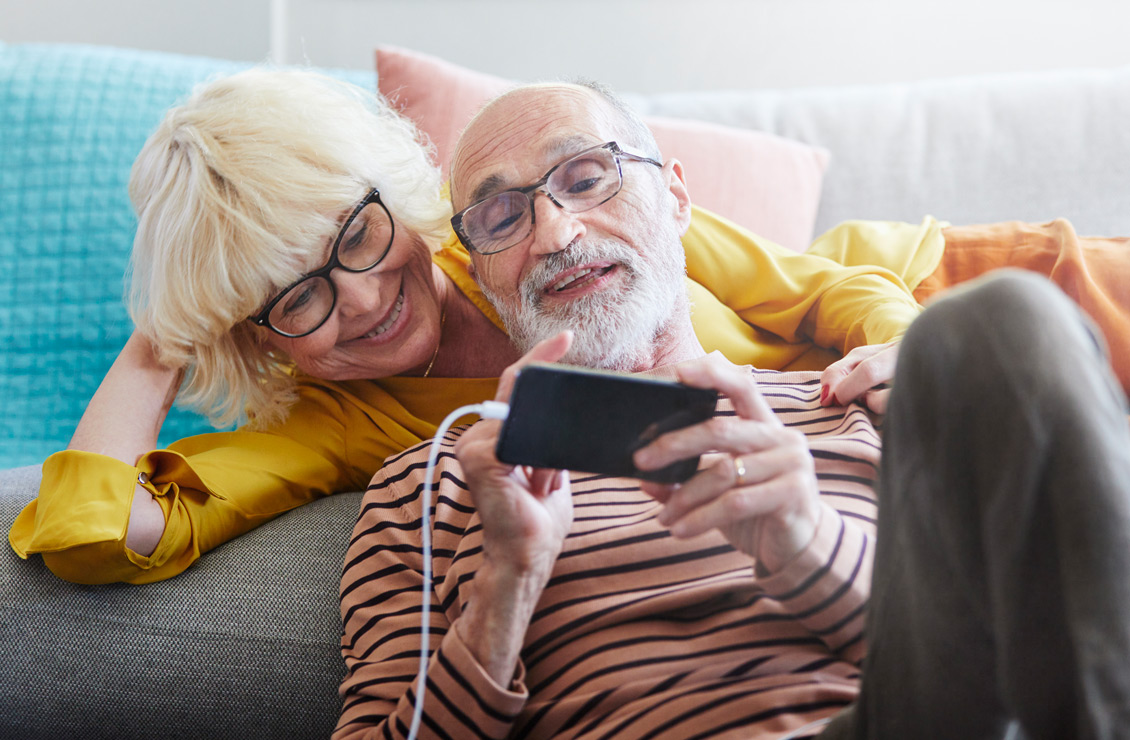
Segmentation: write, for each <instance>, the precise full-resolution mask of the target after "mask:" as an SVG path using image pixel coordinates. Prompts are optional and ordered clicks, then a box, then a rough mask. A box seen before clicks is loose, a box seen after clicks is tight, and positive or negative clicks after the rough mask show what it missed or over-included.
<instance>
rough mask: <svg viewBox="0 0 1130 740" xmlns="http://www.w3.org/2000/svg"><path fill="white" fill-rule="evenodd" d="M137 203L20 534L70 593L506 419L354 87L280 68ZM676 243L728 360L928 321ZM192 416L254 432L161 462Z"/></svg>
mask: <svg viewBox="0 0 1130 740" xmlns="http://www.w3.org/2000/svg"><path fill="white" fill-rule="evenodd" d="M629 115H630V114H629ZM622 143H623V144H624V145H625V146H630V147H639V146H645V145H646V142H622ZM652 146H653V144H652ZM630 176H631V174H630V168H625V169H624V175H623V177H625V178H628V177H630ZM130 195H131V198H132V201H133V204H134V207H135V210H136V212H137V215H138V230H137V236H136V240H135V245H134V253H133V264H132V289H131V294H130V308H131V314H132V317H133V320H134V322H135V324H136V331H135V333H134V335H133V336H132V337H131V339H130V340H129V341H128V342H127V344H126V346H125V348H124V349H123V350H122V352H121V354H120V356H119V357H118V359H117V361H116V362H115V363H114V365H113V366H112V368H111V369H110V371H109V373H108V374H107V376H106V378H105V379H104V381H103V383H102V385H101V386H100V388H99V390H98V392H97V393H96V394H95V396H94V398H93V399H92V400H91V402H90V405H89V407H88V408H87V411H86V413H85V414H84V416H83V418H82V420H81V421H80V423H79V425H78V428H77V429H76V431H75V434H74V437H73V439H72V440H71V444H70V446H69V448H68V449H67V450H66V451H63V452H59V453H56V454H55V455H52V456H51V457H49V458H48V459H47V461H46V462H45V463H44V466H43V482H42V485H41V488H40V492H39V496H38V498H37V499H35V500H34V501H32V502H31V503H29V505H28V506H27V508H26V509H25V510H24V511H23V512H22V513H21V514H20V516H19V517H18V518H17V520H16V521H15V523H14V524H13V526H12V529H11V532H10V534H9V540H10V542H11V545H12V547H13V548H14V549H15V550H16V552H17V553H19V554H20V555H21V556H22V557H27V556H28V554H30V553H41V554H42V556H43V558H44V561H45V562H46V564H47V565H48V567H49V568H51V570H52V571H53V572H55V573H56V574H58V575H59V576H60V577H62V578H65V579H67V580H71V581H76V582H81V583H103V582H110V581H128V582H134V583H144V582H150V581H155V580H160V579H163V578H168V577H170V576H172V575H175V574H177V573H179V572H181V571H183V570H184V569H185V568H187V567H188V566H189V565H190V564H191V563H192V562H193V561H194V560H196V558H198V557H199V556H200V555H201V553H203V552H206V551H207V550H209V549H211V548H213V547H215V546H216V545H218V544H220V543H222V542H224V541H226V540H228V539H230V538H232V537H234V536H237V535H239V534H241V533H243V532H245V531H247V530H249V529H251V528H253V527H255V526H257V525H258V524H260V523H262V522H264V521H266V520H268V519H270V518H272V517H274V516H277V515H278V514H280V513H282V512H284V511H287V510H289V509H292V508H295V507H297V506H300V505H302V504H304V503H306V502H308V501H310V500H312V499H313V498H315V497H318V496H322V495H327V494H331V493H334V492H338V491H343V490H358V489H361V488H364V487H365V485H366V484H367V483H368V481H369V479H370V477H371V476H372V475H373V473H374V472H375V471H376V470H377V469H378V468H380V466H381V465H382V462H383V460H384V458H385V457H386V456H388V455H389V454H391V453H394V452H397V451H400V450H403V449H405V448H407V447H409V446H411V445H413V444H415V443H417V442H419V441H421V440H424V439H427V438H429V437H430V436H431V435H432V434H433V433H434V431H435V426H436V424H437V423H438V422H439V421H440V420H441V419H442V418H443V416H444V414H445V413H447V412H448V411H450V410H451V409H453V408H455V407H456V406H459V405H461V404H464V403H473V402H477V401H480V400H483V399H489V398H492V397H493V396H494V393H495V385H496V382H497V377H498V375H499V374H500V373H501V371H502V370H503V369H504V368H505V367H506V366H507V365H509V364H510V363H512V362H513V361H514V360H515V359H516V358H517V353H516V351H515V349H514V348H513V347H512V345H511V344H510V342H509V340H508V337H507V336H506V334H505V332H504V331H503V329H502V328H501V324H500V322H499V320H498V318H497V315H496V314H495V312H494V311H493V309H492V308H491V307H490V305H489V304H488V303H487V301H486V300H485V299H484V298H483V295H482V293H481V292H480V291H479V290H478V289H477V287H476V286H475V284H474V282H473V280H472V279H471V277H470V274H469V272H468V262H469V260H468V256H467V254H466V252H465V251H463V250H462V249H461V248H459V247H458V244H457V243H456V242H455V241H454V239H452V238H451V228H450V226H449V223H448V221H449V219H450V217H451V212H450V206H449V203H448V201H447V198H446V194H445V192H444V190H443V186H442V183H441V180H440V176H439V172H438V170H437V168H436V167H435V166H434V165H433V163H432V162H431V161H430V159H429V155H428V151H427V149H426V148H425V147H423V146H421V144H420V141H419V138H418V135H417V132H416V131H415V129H414V128H413V126H412V125H411V124H410V123H409V122H408V121H406V120H405V119H403V118H402V117H400V116H399V115H397V114H396V113H394V112H393V111H391V110H389V109H388V108H387V107H386V106H385V105H384V104H383V103H382V102H381V101H379V100H377V99H375V98H374V97H373V96H372V95H369V94H365V93H363V92H362V91H360V90H358V89H356V88H352V87H350V86H348V85H344V84H342V83H338V82H336V81H333V80H330V79H327V78H324V77H321V76H318V75H316V74H314V73H310V72H305V71H296V70H289V71H284V70H267V69H255V70H250V71H247V72H243V73H240V74H237V75H234V76H231V77H228V78H224V79H220V80H218V81H214V82H212V83H209V84H206V85H204V86H202V87H201V88H199V89H198V90H197V91H196V92H195V93H194V94H193V95H192V97H191V98H190V99H189V100H188V101H187V102H186V103H185V104H183V105H182V106H180V107H177V108H174V109H172V110H170V111H169V113H168V114H167V116H166V117H165V119H164V121H163V122H162V123H161V124H160V126H159V127H158V129H157V130H156V131H155V132H154V134H153V135H152V136H151V138H150V139H149V141H148V142H147V143H146V145H145V147H144V149H143V150H142V152H141V154H140V155H139V156H138V158H137V161H136V163H135V166H134V169H133V174H132V178H131V182H130ZM445 242H447V243H446V245H445ZM684 243H685V245H686V246H687V250H688V253H689V254H691V255H693V257H692V259H691V264H692V273H693V272H694V271H695V269H696V267H695V266H696V265H697V266H698V267H699V268H701V269H699V271H700V272H701V273H703V274H705V275H707V276H708V277H710V278H711V280H712V281H713V282H714V283H715V284H713V285H711V286H710V287H711V288H713V289H714V290H716V291H717V292H718V293H719V295H722V296H724V297H725V298H726V300H727V302H728V303H729V304H731V305H733V306H734V307H735V309H736V310H737V311H735V310H731V309H729V308H727V307H726V306H725V305H722V304H721V303H719V301H718V300H717V299H715V298H714V297H713V296H712V295H711V294H710V293H709V292H708V291H706V290H704V289H703V287H702V286H700V285H698V284H696V283H693V282H690V283H689V286H690V290H691V296H692V300H693V302H694V306H695V322H696V331H697V332H698V333H699V334H700V336H701V337H702V338H703V344H704V346H705V347H706V348H707V349H708V350H713V349H722V350H723V351H724V352H725V353H726V354H727V356H729V357H730V358H731V359H732V360H734V361H736V362H741V363H751V364H756V365H759V366H761V367H768V368H782V367H786V366H789V367H797V368H812V367H823V366H824V365H826V364H827V362H828V361H829V358H834V357H836V356H837V355H838V354H840V353H846V352H848V351H849V350H851V349H852V348H853V347H856V346H862V345H876V344H879V343H883V342H890V341H892V340H895V339H897V338H898V337H899V336H901V334H902V332H903V331H904V330H905V327H906V326H907V325H908V324H909V322H910V321H911V320H912V319H913V318H914V317H915V316H916V315H917V313H918V310H919V307H918V305H917V304H916V303H915V301H914V300H913V298H912V297H911V296H910V294H909V292H907V290H906V289H905V288H904V287H903V286H902V283H901V282H900V280H899V279H898V278H897V277H896V276H895V275H893V274H892V273H890V272H888V271H886V270H883V269H880V268H874V267H859V268H844V267H840V266H839V265H836V264H834V263H833V262H831V261H828V260H823V259H818V258H813V257H810V256H804V255H795V254H793V253H791V252H788V251H786V250H783V249H780V248H778V247H776V246H775V245H772V244H767V243H764V242H761V241H758V240H757V239H756V238H755V237H753V236H752V235H750V234H748V233H747V232H744V231H743V230H741V229H740V228H738V227H735V226H733V225H732V224H728V223H727V222H724V221H723V220H721V219H719V218H717V217H715V216H712V215H711V214H709V213H706V212H703V211H696V213H695V216H694V224H693V226H692V228H691V230H690V231H689V232H688V234H687V236H686V238H685V240H684ZM728 264H733V265H739V266H740V269H741V272H739V273H737V274H734V271H733V270H727V269H725V266H726V265H728ZM711 265H713V266H714V267H713V268H711V267H709V266H711ZM718 266H722V268H719V267H718ZM753 274H756V277H757V280H756V281H754V280H752V279H751V278H752V276H753ZM861 295H866V296H868V297H867V298H866V300H861V299H860V296H861ZM876 303H878V305H879V308H876V309H874V310H872V306H874V305H875V304H876ZM856 361H857V360H849V362H848V364H849V365H850V364H852V363H854V362H856ZM178 395H179V396H180V397H181V400H182V401H183V402H184V403H186V404H188V405H190V406H193V407H195V408H197V409H200V410H201V411H203V412H204V413H206V414H207V415H208V416H209V417H210V418H212V419H213V420H214V421H215V422H216V424H217V425H228V424H231V423H232V422H236V421H240V420H243V414H244V413H245V414H246V417H247V418H246V420H245V423H244V424H243V426H241V427H240V428H239V429H238V430H237V431H232V432H221V433H214V434H205V435H201V436H197V437H191V438H188V439H184V440H180V441H178V442H175V443H174V444H172V445H170V446H169V447H168V448H167V449H154V448H155V447H156V445H157V436H158V432H159V430H160V428H161V425H162V422H163V419H164V417H165V414H166V412H167V410H168V408H169V406H170V405H171V403H172V402H173V399H174V398H176V397H177V396H178ZM840 400H842V401H846V400H849V399H847V398H842V397H841V398H840Z"/></svg>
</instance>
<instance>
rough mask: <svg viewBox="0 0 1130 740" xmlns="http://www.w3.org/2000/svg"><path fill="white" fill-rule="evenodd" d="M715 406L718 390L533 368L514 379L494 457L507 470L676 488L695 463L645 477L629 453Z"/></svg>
mask: <svg viewBox="0 0 1130 740" xmlns="http://www.w3.org/2000/svg"><path fill="white" fill-rule="evenodd" d="M717 400H718V393H717V391H714V390H708V389H703V388H691V387H690V386H686V385H682V384H681V383H676V382H674V381H670V380H661V379H657V378H648V377H640V376H636V375H626V374H623V373H613V372H608V371H602V370H587V369H584V368H575V367H570V366H566V365H551V364H538V363H535V364H531V365H527V366H526V367H524V368H522V370H521V371H519V373H518V376H517V378H516V380H515V383H514V391H513V393H512V394H511V396H510V413H509V415H508V416H507V417H506V420H505V421H504V422H503V425H502V433H501V435H500V436H499V438H498V445H497V447H496V449H495V454H496V455H497V456H498V459H499V460H501V461H502V462H505V463H509V464H511V465H532V466H535V467H540V468H557V469H561V470H576V471H580V472H586V473H599V474H604V475H614V476H622V477H628V478H642V479H645V480H652V481H659V482H663V483H676V482H681V481H684V480H686V479H687V478H689V477H691V476H692V475H694V473H695V470H697V468H698V458H697V457H695V458H693V459H687V460H681V461H679V462H677V463H674V464H672V465H669V466H667V467H666V468H662V469H661V470H652V471H646V472H645V471H641V470H639V469H637V468H636V466H635V465H634V464H633V463H632V453H633V452H635V451H636V450H637V449H639V448H640V447H643V446H644V445H646V444H647V443H648V442H650V441H651V440H653V439H655V438H656V437H658V436H659V435H660V434H663V433H664V432H668V431H671V430H672V429H679V428H681V427H685V426H690V425H691V424H697V423H699V422H701V421H704V420H705V419H709V418H710V417H711V416H712V415H713V414H714V407H715V404H716V402H717Z"/></svg>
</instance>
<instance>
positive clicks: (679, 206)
mask: <svg viewBox="0 0 1130 740" xmlns="http://www.w3.org/2000/svg"><path fill="white" fill-rule="evenodd" d="M663 175H664V177H665V178H666V183H667V189H668V190H670V191H671V195H672V196H674V201H673V204H672V207H673V208H674V216H675V222H676V223H677V224H678V225H679V234H680V235H682V234H685V233H686V231H687V229H688V228H690V225H691V196H690V193H689V192H688V191H687V180H686V177H685V175H684V174H683V163H682V162H680V161H679V160H677V159H668V160H667V161H666V162H664V163H663Z"/></svg>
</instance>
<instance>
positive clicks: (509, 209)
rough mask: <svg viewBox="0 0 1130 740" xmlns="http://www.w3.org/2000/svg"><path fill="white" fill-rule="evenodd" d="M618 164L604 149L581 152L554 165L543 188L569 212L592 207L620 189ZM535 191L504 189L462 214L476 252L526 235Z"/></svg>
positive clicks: (496, 249) (488, 250) (495, 248)
mask: <svg viewBox="0 0 1130 740" xmlns="http://www.w3.org/2000/svg"><path fill="white" fill-rule="evenodd" d="M620 185H621V179H620V168H619V167H618V166H617V164H616V156H615V155H614V154H613V153H612V152H610V151H609V150H608V149H604V148H598V149H591V150H589V151H587V152H582V153H581V154H579V155H578V156H576V157H573V158H572V159H568V160H566V161H564V162H562V163H561V164H559V165H557V167H555V168H554V169H553V171H552V173H551V174H550V176H549V179H548V180H547V181H546V184H545V189H546V190H547V191H548V192H549V195H550V197H551V198H553V200H554V202H556V203H557V204H558V205H559V206H561V207H562V208H564V209H565V210H566V211H569V212H571V213H579V212H581V211H587V210H589V209H591V208H596V207H597V206H599V205H600V204H601V203H604V202H606V201H607V200H609V199H610V198H612V197H613V196H614V195H616V193H617V192H619V190H620ZM534 196H535V193H532V192H531V193H523V192H521V191H517V190H508V191H506V192H503V193H499V194H498V195H496V196H494V197H493V198H488V199H487V200H484V201H483V202H482V203H479V204H477V205H476V206H474V207H473V208H470V209H468V210H467V211H466V212H465V213H464V214H463V231H464V233H465V234H466V235H467V237H468V239H469V240H470V242H471V243H472V244H473V245H474V246H475V249H477V250H478V251H479V252H482V253H483V254H491V253H492V252H500V251H502V250H503V249H506V248H507V247H512V246H514V245H515V244H517V243H518V242H520V241H522V240H523V239H525V238H526V236H527V235H528V234H529V233H530V228H531V226H532V224H533V198H534Z"/></svg>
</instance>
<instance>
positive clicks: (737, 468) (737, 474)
mask: <svg viewBox="0 0 1130 740" xmlns="http://www.w3.org/2000/svg"><path fill="white" fill-rule="evenodd" d="M732 459H733V461H734V480H735V482H736V483H737V484H738V485H739V486H740V485H744V484H745V463H744V462H742V456H741V455H735V456H734V457H733V458H732Z"/></svg>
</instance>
